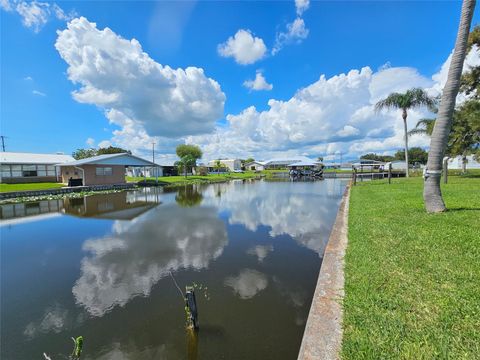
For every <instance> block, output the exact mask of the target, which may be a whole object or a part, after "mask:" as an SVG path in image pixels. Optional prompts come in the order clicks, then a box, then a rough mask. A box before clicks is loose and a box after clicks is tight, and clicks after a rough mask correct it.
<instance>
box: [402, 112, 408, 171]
mask: <svg viewBox="0 0 480 360" xmlns="http://www.w3.org/2000/svg"><path fill="white" fill-rule="evenodd" d="M402 118H403V128H404V131H405V165H406V168H405V169H406V170H405V176H406V177H407V178H408V131H407V110H405V109H403V112H402Z"/></svg>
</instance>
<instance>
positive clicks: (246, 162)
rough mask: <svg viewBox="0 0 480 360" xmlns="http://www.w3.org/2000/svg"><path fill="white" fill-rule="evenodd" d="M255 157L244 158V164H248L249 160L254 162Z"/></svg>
mask: <svg viewBox="0 0 480 360" xmlns="http://www.w3.org/2000/svg"><path fill="white" fill-rule="evenodd" d="M254 161H255V159H254V158H252V157H249V158H248V159H246V160H245V164H248V163H251V162H254Z"/></svg>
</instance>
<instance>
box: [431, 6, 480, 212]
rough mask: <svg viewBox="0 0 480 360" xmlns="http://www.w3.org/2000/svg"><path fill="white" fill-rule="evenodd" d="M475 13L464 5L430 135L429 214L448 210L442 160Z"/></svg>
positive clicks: (470, 7) (473, 8) (472, 7)
mask: <svg viewBox="0 0 480 360" xmlns="http://www.w3.org/2000/svg"><path fill="white" fill-rule="evenodd" d="M474 10H475V0H464V1H463V3H462V12H461V16H460V24H459V26H458V32H457V39H456V41H455V49H454V51H453V54H452V58H451V61H450V67H449V69H448V76H447V82H446V83H445V87H444V88H443V92H442V100H441V101H440V106H439V108H438V115H437V120H436V121H435V127H434V128H433V132H432V137H431V141H430V151H429V153H428V162H427V166H426V171H425V177H424V186H423V200H424V202H425V208H426V210H427V211H428V212H443V211H445V210H446V209H447V208H446V206H445V202H444V201H443V197H442V191H441V189H440V177H441V172H442V165H443V164H442V163H443V157H444V156H445V150H446V149H447V145H448V140H449V137H450V130H451V128H452V123H453V111H454V109H455V102H456V98H457V94H458V90H459V88H460V83H461V78H462V69H463V63H464V61H465V56H466V53H467V48H468V45H469V44H468V40H469V39H468V37H469V31H470V24H471V22H472V17H473V12H474ZM477 95H478V94H477Z"/></svg>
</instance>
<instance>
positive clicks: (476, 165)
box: [448, 155, 480, 170]
mask: <svg viewBox="0 0 480 360" xmlns="http://www.w3.org/2000/svg"><path fill="white" fill-rule="evenodd" d="M462 162H463V160H462V156H461V155H459V156H456V157H453V158H451V159H448V168H449V169H456V170H461V169H462ZM466 166H467V169H480V162H478V161H477V160H475V159H474V157H473V155H467V164H466Z"/></svg>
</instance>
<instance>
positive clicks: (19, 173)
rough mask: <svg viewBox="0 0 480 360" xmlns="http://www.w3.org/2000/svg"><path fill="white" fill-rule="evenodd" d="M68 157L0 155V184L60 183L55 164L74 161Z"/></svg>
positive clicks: (10, 153)
mask: <svg viewBox="0 0 480 360" xmlns="http://www.w3.org/2000/svg"><path fill="white" fill-rule="evenodd" d="M74 160H75V159H74V158H73V157H71V156H70V155H65V154H61V153H57V154H34V153H17V152H2V153H0V164H1V172H0V182H2V183H6V184H18V183H34V182H56V181H60V171H59V169H58V168H57V167H56V166H55V165H56V164H61V163H66V162H70V161H74Z"/></svg>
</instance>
